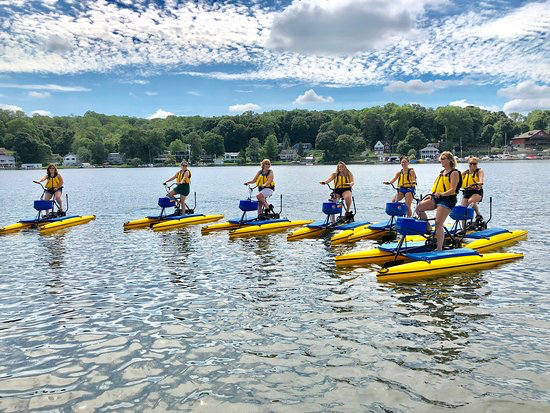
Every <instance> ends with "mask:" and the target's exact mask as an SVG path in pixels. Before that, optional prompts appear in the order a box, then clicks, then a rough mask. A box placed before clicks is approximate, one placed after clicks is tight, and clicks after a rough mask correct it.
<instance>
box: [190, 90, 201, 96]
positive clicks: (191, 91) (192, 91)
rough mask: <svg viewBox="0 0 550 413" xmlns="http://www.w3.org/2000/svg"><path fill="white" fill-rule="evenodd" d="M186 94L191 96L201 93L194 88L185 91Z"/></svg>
mask: <svg viewBox="0 0 550 413" xmlns="http://www.w3.org/2000/svg"><path fill="white" fill-rule="evenodd" d="M187 94H188V95H191V96H200V95H201V94H200V93H199V92H197V91H195V90H190V91H188V92H187Z"/></svg>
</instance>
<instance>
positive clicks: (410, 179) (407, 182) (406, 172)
mask: <svg viewBox="0 0 550 413" xmlns="http://www.w3.org/2000/svg"><path fill="white" fill-rule="evenodd" d="M400 161H401V168H402V169H401V170H400V171H398V172H397V173H396V174H395V176H394V177H393V178H392V180H391V181H386V182H384V184H386V185H391V184H393V183H394V182H395V181H397V189H398V192H397V194H395V195H394V197H393V199H392V202H399V201H401V200H402V199H403V198H405V204H407V216H408V217H411V216H412V202H413V199H414V194H415V191H416V173H415V172H414V169H413V168H409V158H408V157H407V156H402V157H401V158H400Z"/></svg>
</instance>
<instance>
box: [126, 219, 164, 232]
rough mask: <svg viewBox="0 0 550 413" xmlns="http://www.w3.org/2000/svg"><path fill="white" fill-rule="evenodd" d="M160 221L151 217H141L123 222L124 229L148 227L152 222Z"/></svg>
mask: <svg viewBox="0 0 550 413" xmlns="http://www.w3.org/2000/svg"><path fill="white" fill-rule="evenodd" d="M159 222H161V220H160V219H153V218H141V219H135V220H133V221H128V222H125V223H124V230H128V229H138V228H150V227H152V226H153V225H154V224H157V223H159Z"/></svg>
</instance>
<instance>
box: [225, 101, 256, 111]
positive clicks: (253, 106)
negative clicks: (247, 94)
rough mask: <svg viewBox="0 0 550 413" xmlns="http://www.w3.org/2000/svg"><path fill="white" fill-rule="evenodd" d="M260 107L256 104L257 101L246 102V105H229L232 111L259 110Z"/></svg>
mask: <svg viewBox="0 0 550 413" xmlns="http://www.w3.org/2000/svg"><path fill="white" fill-rule="evenodd" d="M260 109H261V107H260V106H258V105H256V104H255V103H245V104H244V105H232V106H229V111H230V112H248V111H254V112H257V111H258V110H260Z"/></svg>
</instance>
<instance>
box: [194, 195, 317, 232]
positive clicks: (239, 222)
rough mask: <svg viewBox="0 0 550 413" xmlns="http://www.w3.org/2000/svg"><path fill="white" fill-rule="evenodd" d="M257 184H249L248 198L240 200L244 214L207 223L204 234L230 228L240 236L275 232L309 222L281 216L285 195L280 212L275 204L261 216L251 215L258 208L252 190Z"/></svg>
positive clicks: (203, 229)
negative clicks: (217, 222) (215, 222)
mask: <svg viewBox="0 0 550 413" xmlns="http://www.w3.org/2000/svg"><path fill="white" fill-rule="evenodd" d="M255 188H256V187H255V186H250V185H249V186H248V198H247V199H241V200H240V201H239V209H240V210H241V212H242V214H241V216H240V217H237V218H233V219H230V220H229V221H227V222H222V223H220V224H213V225H206V226H204V227H202V228H201V233H202V234H203V235H206V234H209V233H210V232H214V231H224V230H229V231H230V232H229V236H230V237H239V236H246V235H259V234H269V233H273V232H280V231H284V230H286V229H287V228H291V227H297V226H302V225H305V224H309V223H311V222H312V221H311V220H297V221H290V220H289V219H287V218H281V213H282V211H283V195H281V196H280V206H279V212H276V211H275V207H274V206H273V205H271V204H270V205H269V209H268V210H267V211H264V212H263V214H261V215H259V216H256V217H254V216H252V217H250V216H249V214H250V213H253V212H255V211H257V210H258V201H257V200H252V192H253V190H254V189H255Z"/></svg>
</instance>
